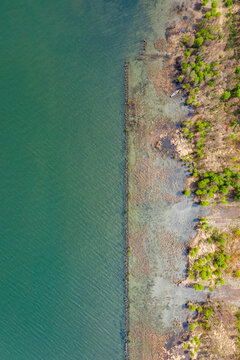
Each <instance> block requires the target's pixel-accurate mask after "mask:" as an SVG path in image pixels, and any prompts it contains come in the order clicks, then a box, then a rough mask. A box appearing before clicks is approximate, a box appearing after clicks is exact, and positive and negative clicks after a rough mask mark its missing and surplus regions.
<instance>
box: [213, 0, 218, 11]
mask: <svg viewBox="0 0 240 360" xmlns="http://www.w3.org/2000/svg"><path fill="white" fill-rule="evenodd" d="M217 7H218V2H217V1H216V0H213V2H212V8H213V9H214V8H217Z"/></svg>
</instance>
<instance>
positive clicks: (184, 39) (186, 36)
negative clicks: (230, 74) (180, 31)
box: [183, 34, 189, 42]
mask: <svg viewBox="0 0 240 360" xmlns="http://www.w3.org/2000/svg"><path fill="white" fill-rule="evenodd" d="M188 40H189V36H188V35H187V34H186V35H185V36H184V38H183V42H187V41H188Z"/></svg>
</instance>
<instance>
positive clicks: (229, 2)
mask: <svg viewBox="0 0 240 360" xmlns="http://www.w3.org/2000/svg"><path fill="white" fill-rule="evenodd" d="M232 4H233V0H225V5H226V7H229V6H231V5H232Z"/></svg>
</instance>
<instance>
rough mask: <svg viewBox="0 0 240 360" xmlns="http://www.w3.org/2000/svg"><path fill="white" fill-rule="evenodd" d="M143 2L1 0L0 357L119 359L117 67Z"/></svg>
mask: <svg viewBox="0 0 240 360" xmlns="http://www.w3.org/2000/svg"><path fill="white" fill-rule="evenodd" d="M162 3H164V1H162ZM153 4H154V1H147V0H146V1H143V0H142V1H137V0H112V1H111V0H90V1H87V0H58V1H56V0H51V1H49V0H48V1H47V0H40V1H30V0H20V1H19V0H13V1H9V0H2V1H1V4H0V11H1V22H0V47H1V57H0V73H1V77H0V99H1V105H0V117H1V132H0V133H1V138H2V141H1V207H2V211H1V213H2V215H3V216H2V219H1V234H2V235H1V241H0V252H1V257H0V319H1V323H0V359H1V360H28V359H29V360H35V359H41V360H43V359H44V360H72V359H81V360H118V359H122V358H123V325H124V306H123V296H124V282H123V245H124V227H123V213H124V208H123V205H124V204H123V198H124V177H123V169H124V131H123V130H124V118H123V103H124V84H123V65H124V60H125V58H126V57H128V56H129V55H131V54H134V53H137V51H139V49H140V40H141V39H143V38H144V37H145V35H146V34H147V33H148V32H149V31H150V27H149V18H150V16H151V11H152V5H153ZM159 21H160V20H159Z"/></svg>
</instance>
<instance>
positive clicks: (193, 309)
mask: <svg viewBox="0 0 240 360" xmlns="http://www.w3.org/2000/svg"><path fill="white" fill-rule="evenodd" d="M188 308H189V310H190V311H195V310H196V307H195V306H194V305H189V306H188Z"/></svg>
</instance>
